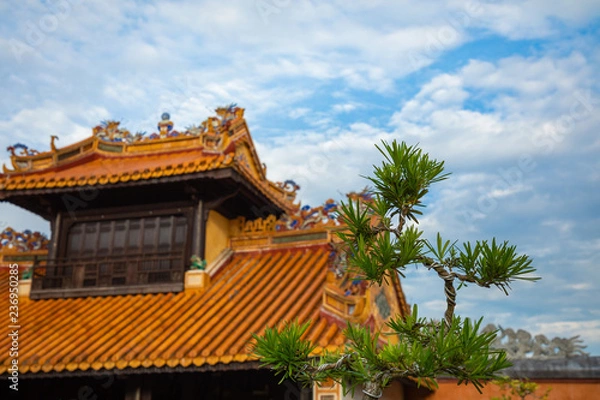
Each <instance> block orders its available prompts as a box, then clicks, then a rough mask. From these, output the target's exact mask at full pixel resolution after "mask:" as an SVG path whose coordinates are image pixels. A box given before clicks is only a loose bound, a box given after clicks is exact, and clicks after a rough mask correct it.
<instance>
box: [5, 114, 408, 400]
mask: <svg viewBox="0 0 600 400" xmlns="http://www.w3.org/2000/svg"><path fill="white" fill-rule="evenodd" d="M243 115H244V110H243V109H242V108H239V107H236V106H233V105H232V106H229V107H225V108H219V109H217V110H216V116H214V117H210V118H208V119H207V120H206V121H204V122H202V124H201V125H200V126H198V127H191V128H189V129H186V130H185V131H177V130H175V129H174V124H173V122H171V121H170V116H169V115H168V114H166V113H165V114H163V116H162V120H161V121H160V122H159V123H158V132H157V133H155V134H152V135H149V136H146V135H144V134H141V133H136V134H132V133H130V132H129V131H127V130H125V129H123V128H121V127H120V126H119V123H118V122H113V121H109V122H105V123H103V124H101V125H99V126H97V127H95V128H93V132H92V133H93V134H92V136H91V137H89V138H87V139H85V140H83V141H80V142H78V143H75V144H72V145H68V146H66V147H63V148H57V147H56V145H55V142H56V139H57V138H56V137H55V136H52V137H51V143H50V147H51V150H50V151H46V152H37V151H34V150H31V149H29V148H27V147H26V146H24V145H22V144H17V145H14V146H12V147H10V148H9V151H11V153H12V155H11V163H12V166H11V167H6V166H5V167H4V171H3V174H2V175H0V200H2V201H7V202H10V203H12V204H14V205H17V206H19V207H21V208H24V209H26V210H29V211H31V212H33V213H35V214H37V215H39V216H41V217H43V218H44V219H46V220H48V221H49V222H50V224H51V230H52V234H51V237H50V238H49V240H48V239H46V238H45V237H44V236H42V235H39V234H36V233H31V232H23V233H18V232H14V231H12V230H11V229H6V230H5V231H4V232H3V233H2V242H1V247H0V254H1V256H2V267H3V268H1V269H0V271H1V272H0V291H1V292H2V299H3V302H6V301H7V300H8V299H9V295H8V294H9V291H10V288H11V287H12V286H14V285H15V283H14V282H13V281H11V280H10V279H9V278H10V273H11V272H12V271H13V269H14V268H16V266H17V265H18V270H19V273H20V280H19V282H18V290H19V302H18V315H13V316H14V317H15V318H16V320H15V321H12V323H11V322H10V321H8V319H7V318H8V317H6V313H4V314H5V317H4V318H6V319H7V320H6V321H3V322H2V326H4V327H5V328H3V329H8V328H6V326H8V325H11V326H16V327H18V328H16V330H17V331H18V332H17V333H18V336H17V337H18V340H17V343H18V356H15V355H14V354H12V355H11V353H10V352H9V351H8V350H9V349H10V348H11V344H13V343H14V337H11V336H7V335H6V334H2V335H0V349H1V351H0V374H2V375H4V377H5V378H3V380H6V378H9V382H10V378H11V376H15V367H14V365H17V366H18V382H19V384H18V385H19V386H18V388H19V394H20V396H22V397H21V398H26V399H82V398H83V399H127V400H134V399H144V400H149V399H152V400H157V399H240V398H244V399H272V398H279V399H283V398H285V399H309V398H313V397H314V398H315V399H319V400H337V399H341V398H342V397H343V395H342V393H341V390H340V387H339V386H337V385H333V386H331V387H315V388H309V389H308V390H305V389H301V388H299V387H298V386H297V385H295V384H293V383H291V382H284V383H282V384H281V385H278V379H277V378H276V377H274V376H273V373H272V372H271V371H269V370H268V369H265V368H259V364H258V362H257V361H256V359H255V358H253V356H252V354H251V349H250V345H251V342H252V333H261V332H262V331H263V329H264V328H265V327H266V326H273V325H277V324H279V323H281V322H282V321H291V320H299V321H300V322H305V321H308V320H310V321H311V325H310V329H309V330H308V331H307V332H306V338H308V339H310V340H311V341H313V342H314V343H316V344H317V345H318V347H317V349H316V350H315V354H317V355H318V354H319V353H321V352H323V351H325V350H334V349H340V348H342V347H343V346H344V341H345V339H344V337H343V335H342V329H343V327H345V325H346V323H347V321H351V322H355V323H361V324H366V325H369V326H371V327H373V329H385V328H384V327H385V324H384V322H385V321H386V320H387V319H388V318H389V317H390V316H392V315H395V314H401V315H406V313H407V312H408V308H407V304H406V301H405V299H404V296H403V294H402V290H401V287H400V282H399V281H398V280H395V281H394V282H391V283H390V284H388V285H384V286H382V287H379V286H377V285H374V286H368V285H366V284H365V283H364V282H361V281H359V280H355V279H353V277H352V276H350V275H349V274H348V272H347V271H346V266H345V263H344V257H343V253H342V252H340V251H339V249H338V244H337V241H336V236H335V231H336V230H338V229H341V228H343V227H340V226H339V223H338V221H337V220H336V218H335V210H336V203H335V202H334V201H332V200H330V201H328V202H326V203H325V205H323V206H321V207H317V208H309V207H302V208H301V207H300V206H299V205H298V204H297V203H295V194H296V190H297V189H298V186H297V185H295V184H294V183H293V182H292V181H287V182H283V183H275V182H271V181H269V180H268V179H267V177H266V174H265V171H266V167H265V166H264V165H263V164H262V163H261V162H260V160H259V157H258V154H257V153H256V150H255V147H254V144H253V142H252V138H251V136H250V132H249V130H248V127H247V125H246V121H245V120H244V117H243ZM353 196H359V197H360V196H362V197H368V193H355V194H353ZM11 268H12V269H11ZM4 304H6V305H5V306H3V309H4V310H8V308H9V306H10V304H9V303H4ZM406 384H408V385H411V384H410V383H406ZM6 390H8V385H3V387H2V391H3V393H4V392H6ZM402 391H403V388H402V383H395V384H394V387H393V388H391V389H390V390H388V393H390V394H396V395H397V396H402ZM311 392H312V393H311ZM395 398H397V397H395Z"/></svg>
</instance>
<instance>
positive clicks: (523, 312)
mask: <svg viewBox="0 0 600 400" xmlns="http://www.w3.org/2000/svg"><path fill="white" fill-rule="evenodd" d="M347 3H349V2H344V1H329V2H317V1H314V0H299V1H297V2H292V1H288V0H252V1H231V2H228V5H227V6H225V5H223V4H221V3H220V2H218V1H173V2H142V1H127V0H125V1H85V2H83V1H80V0H55V1H42V2H38V1H4V2H2V3H0V15H1V17H0V18H1V19H2V23H1V24H0V73H1V76H2V83H1V88H2V94H3V95H2V96H1V97H0V133H1V135H0V145H2V146H4V148H6V147H7V146H9V145H12V144H14V143H16V142H22V143H25V144H27V145H28V146H30V147H31V148H34V149H37V150H39V151H44V150H48V149H49V143H50V135H58V136H59V138H60V139H59V142H58V145H60V146H64V145H67V144H70V143H73V142H75V141H77V140H80V139H83V138H85V137H88V136H89V135H91V127H93V126H95V125H97V124H98V122H99V121H101V120H104V119H117V120H121V121H122V125H124V126H125V127H127V128H128V129H129V130H131V131H134V132H135V131H138V130H141V131H147V132H152V131H154V127H155V126H156V122H157V121H158V119H159V117H160V114H161V113H162V112H163V111H168V112H170V113H171V117H172V119H173V121H174V122H175V126H176V128H177V127H179V128H184V127H186V126H188V125H192V124H198V123H199V122H201V121H202V120H203V119H204V118H205V117H207V116H208V115H209V114H210V113H211V110H213V109H214V108H216V107H217V106H220V105H224V104H228V103H231V102H235V103H238V105H240V106H242V107H244V108H246V117H247V120H248V124H249V126H250V129H251V131H252V134H253V137H254V139H255V142H256V145H257V147H258V150H259V155H260V156H261V158H262V161H264V162H265V163H266V164H267V166H268V176H269V178H270V179H271V180H276V181H278V180H284V179H288V178H289V179H294V180H296V181H297V182H298V183H299V184H300V185H301V186H302V189H301V193H300V198H301V200H302V202H303V203H305V204H310V205H318V204H321V203H322V202H324V201H325V200H326V199H328V198H334V199H340V198H342V196H343V194H344V193H347V192H349V191H351V190H357V189H360V188H362V187H363V186H364V185H365V184H366V181H364V180H363V179H361V178H360V177H359V175H361V174H362V175H366V174H369V172H370V169H371V165H372V164H374V163H378V162H379V157H378V154H377V152H376V150H375V148H374V146H373V144H374V143H377V142H379V141H380V140H382V139H385V140H391V139H394V138H395V139H398V140H405V141H407V142H409V143H411V144H413V143H419V144H420V145H421V146H422V147H423V148H424V149H425V150H426V151H428V152H429V153H430V154H431V155H432V156H433V157H435V158H438V159H443V160H446V165H447V170H448V171H450V172H452V177H451V179H449V180H447V181H445V182H443V183H441V184H438V185H437V187H435V188H434V189H433V191H432V194H431V195H430V198H429V204H428V208H427V210H426V211H427V212H426V214H425V216H424V218H423V219H422V221H421V227H422V229H424V230H425V231H426V234H427V236H428V237H434V236H435V233H436V232H437V231H439V232H441V233H442V235H443V236H444V237H446V238H448V239H452V240H459V241H465V240H476V239H490V238H492V237H496V238H498V239H500V240H510V241H511V242H512V243H514V244H517V246H518V248H519V249H520V250H522V251H524V252H526V253H527V254H529V255H530V256H532V257H533V258H534V260H535V265H536V267H537V268H538V271H539V275H541V276H542V278H543V279H542V280H541V281H540V282H538V283H535V284H529V283H517V284H515V285H514V286H513V289H514V290H513V292H512V293H511V295H510V296H509V297H506V296H504V295H503V294H502V293H501V292H499V291H495V290H481V289H477V288H472V287H469V288H466V289H464V290H461V291H460V292H459V303H458V308H457V311H458V312H459V313H460V314H462V315H465V316H471V317H478V316H480V315H483V314H485V315H486V321H487V322H491V323H496V324H501V325H502V326H504V327H513V328H523V329H527V330H529V331H531V332H532V333H534V334H538V333H544V334H546V336H566V337H571V336H574V335H581V337H582V338H583V339H584V341H585V343H586V344H587V345H588V349H587V350H588V351H590V352H591V353H593V354H595V355H600V299H599V296H598V293H599V290H600V284H599V283H598V282H600V269H599V268H597V258H598V255H599V254H600V190H599V184H600V157H599V154H600V136H599V134H598V127H600V112H599V109H600V84H599V82H598V78H597V76H598V71H599V70H600V46H599V44H600V43H599V42H600V39H599V38H600V3H599V2H598V1H584V0H581V1H577V2H568V1H555V2H544V1H541V0H536V1H534V0H530V1H522V0H520V1H506V2H502V1H493V0H487V1H459V0H456V1H445V2H441V1H419V2H408V1H393V2H392V1H376V0H371V1H356V2H351V4H347ZM1 161H2V162H3V163H7V164H8V163H9V157H8V152H6V153H4V154H3V155H2V160H1ZM0 211H1V215H2V216H1V217H0V219H1V221H0V223H1V224H2V226H12V227H14V228H16V229H25V228H33V229H38V230H42V231H45V232H47V231H48V225H47V224H46V223H45V222H44V221H42V220H40V219H39V218H37V217H35V216H32V215H29V214H27V213H26V212H23V211H22V210H19V209H17V208H15V207H13V206H10V205H7V204H1V205H0ZM431 275H432V274H431V272H429V271H426V270H422V269H421V270H419V269H416V270H413V269H411V270H410V272H409V274H408V276H407V279H406V280H405V281H404V283H403V287H404V289H405V292H406V295H407V298H408V300H409V301H410V302H411V303H414V302H417V303H419V304H420V305H421V310H422V312H423V313H424V314H426V315H428V316H431V317H436V318H439V317H441V316H442V313H443V309H444V308H443V295H442V286H441V282H438V279H437V278H435V277H433V276H431Z"/></svg>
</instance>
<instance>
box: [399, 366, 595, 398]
mask: <svg viewBox="0 0 600 400" xmlns="http://www.w3.org/2000/svg"><path fill="white" fill-rule="evenodd" d="M512 362H513V364H514V365H513V366H512V367H511V368H508V369H506V370H504V374H505V375H508V376H510V377H512V378H527V379H529V380H530V381H533V382H536V383H537V384H538V385H539V388H538V392H537V393H540V394H543V393H544V392H545V391H546V389H548V388H550V389H552V390H551V391H550V396H549V397H548V399H549V400H591V399H600V357H571V358H561V359H546V360H543V359H535V360H534V359H523V360H512ZM438 384H439V388H438V389H437V390H435V391H434V392H430V391H428V390H426V389H424V388H409V387H407V388H405V398H407V399H424V400H425V399H426V400H454V399H461V400H471V399H473V400H475V399H477V400H484V399H486V400H487V399H491V398H492V397H500V396H501V394H502V393H503V392H502V391H501V389H500V388H499V387H498V386H497V385H494V384H488V385H486V386H485V387H484V388H483V394H480V393H479V392H478V391H477V389H475V387H474V386H473V385H460V386H458V385H457V380H456V379H451V378H440V379H438Z"/></svg>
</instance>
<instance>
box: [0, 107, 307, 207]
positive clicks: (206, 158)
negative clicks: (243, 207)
mask: <svg viewBox="0 0 600 400" xmlns="http://www.w3.org/2000/svg"><path fill="white" fill-rule="evenodd" d="M243 111H244V110H243V109H242V108H239V107H235V106H233V105H232V106H230V107H229V108H219V109H217V114H218V117H210V118H208V119H207V120H206V121H204V122H203V123H202V124H201V126H200V127H191V128H188V129H187V130H186V131H185V132H177V131H174V130H172V128H173V123H172V122H171V121H169V120H166V119H164V118H167V119H168V114H165V115H164V116H163V121H161V122H159V129H160V131H161V132H160V133H159V134H157V133H155V134H153V135H151V136H150V137H148V138H145V137H143V136H141V135H140V134H136V135H131V134H130V133H129V131H127V130H125V129H121V128H119V123H118V122H114V121H108V122H105V123H104V124H103V125H99V126H97V127H95V128H94V129H93V131H92V132H93V135H92V136H91V137H90V138H88V139H85V140H82V141H80V142H78V143H75V144H72V145H69V146H66V147H64V148H60V149H59V148H57V147H56V146H55V145H54V141H55V138H56V137H55V136H53V137H52V140H51V150H50V151H47V152H42V153H40V152H38V151H36V150H30V149H29V148H28V147H27V146H25V145H23V144H20V143H17V144H15V145H13V146H10V147H9V151H11V164H12V169H9V168H7V167H6V166H4V167H3V173H2V174H0V195H1V194H2V192H6V193H10V192H12V191H23V190H26V191H28V193H30V194H35V193H37V192H36V191H37V190H44V189H45V190H48V189H50V190H56V189H65V190H68V189H69V188H77V187H82V186H105V185H112V184H117V183H120V184H123V183H135V182H140V181H150V180H153V179H158V178H166V177H171V176H182V175H189V174H194V173H200V172H205V171H212V170H217V169H222V168H229V167H230V168H233V169H234V170H236V171H237V172H238V173H240V174H241V175H242V176H244V177H245V178H246V179H247V180H248V181H250V182H251V183H252V184H253V185H254V186H255V187H256V188H257V189H258V190H259V191H260V192H262V193H263V194H264V195H265V196H267V197H268V198H270V199H271V201H274V202H275V203H276V204H277V205H278V206H280V207H282V209H284V210H286V211H291V210H294V209H295V208H296V205H294V204H293V200H294V198H295V190H296V188H292V189H291V190H290V188H288V187H287V186H286V185H285V184H276V183H274V182H270V181H269V180H267V178H266V175H265V169H264V166H263V165H262V164H261V163H260V160H259V158H258V155H257V153H256V150H255V148H254V143H253V141H252V138H251V136H250V133H249V130H248V127H247V126H246V121H245V119H244V118H243ZM17 150H20V153H19V154H17Z"/></svg>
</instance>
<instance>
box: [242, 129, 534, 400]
mask: <svg viewBox="0 0 600 400" xmlns="http://www.w3.org/2000/svg"><path fill="white" fill-rule="evenodd" d="M377 148H378V150H379V151H380V152H381V154H382V155H383V157H384V160H383V163H382V164H381V166H375V167H374V173H373V176H372V177H369V178H368V179H369V180H370V182H371V184H372V185H373V200H372V201H371V202H369V203H361V202H358V201H352V200H350V201H348V202H347V203H343V204H342V205H341V211H340V218H341V220H342V221H343V222H344V223H345V224H346V225H347V230H346V231H344V232H340V233H339V234H338V235H339V237H340V239H341V240H342V241H343V242H344V244H345V246H346V249H347V261H348V265H349V266H350V268H351V269H352V272H353V273H354V274H356V275H358V276H359V277H360V278H362V279H365V280H369V281H371V282H373V283H374V284H382V283H383V282H384V281H386V280H389V279H390V278H393V277H394V276H396V274H400V275H401V276H402V277H404V272H405V270H406V267H407V266H408V265H412V264H417V265H421V266H423V267H425V268H427V269H429V270H431V271H433V272H434V273H435V274H436V275H437V276H438V277H439V278H441V279H442V280H443V281H444V295H445V298H446V311H445V313H444V318H443V320H442V322H438V321H435V320H426V319H424V318H421V317H419V316H418V309H417V307H416V306H415V307H413V310H412V314H411V315H410V316H409V317H407V318H404V319H403V318H402V317H400V316H396V317H394V318H391V319H390V321H389V322H388V325H389V327H390V328H391V329H392V331H393V335H394V336H395V337H396V339H397V340H388V341H387V344H386V345H384V346H382V345H380V341H379V336H378V333H377V332H371V331H370V330H369V329H368V328H366V327H363V326H353V325H348V327H347V328H346V329H345V331H344V334H345V336H346V337H347V339H348V342H347V345H346V348H345V351H344V352H343V353H327V354H325V355H323V356H322V357H320V358H311V357H310V355H311V353H312V351H313V350H314V348H315V347H314V345H313V344H311V343H310V342H307V341H304V340H301V338H302V335H303V334H304V332H305V331H306V329H307V328H308V326H309V323H306V324H304V325H300V324H298V323H294V322H292V323H287V324H285V325H284V326H282V327H279V328H275V327H273V328H267V329H266V330H265V332H264V333H263V334H262V335H260V336H259V335H255V336H254V337H255V340H256V344H255V346H254V354H255V355H257V356H258V357H259V359H260V360H261V361H262V362H263V363H264V364H266V365H269V366H271V368H272V369H273V370H274V371H275V373H276V374H278V375H281V377H282V380H283V379H286V378H291V379H294V380H297V381H301V382H304V383H306V384H311V383H313V382H323V381H325V380H327V379H333V380H335V381H337V382H340V383H342V385H344V387H345V388H346V389H348V390H354V388H355V387H356V386H358V385H361V386H362V387H363V392H364V393H365V394H366V395H367V396H369V397H370V398H378V397H380V396H381V393H382V389H383V388H384V387H386V386H387V385H388V384H389V382H390V380H392V379H394V378H413V379H415V380H417V381H418V382H419V383H424V384H426V385H428V386H429V385H435V381H434V378H435V377H437V376H439V375H449V376H453V377H456V378H457V379H458V381H459V383H471V384H473V385H474V386H475V387H476V388H477V389H480V388H481V387H482V386H483V384H484V383H485V382H486V381H489V380H491V379H494V378H495V377H496V374H497V372H498V371H500V370H501V369H504V368H506V367H508V366H510V363H509V362H508V360H507V359H506V355H505V353H504V352H503V351H501V350H495V349H493V348H492V347H491V343H492V342H493V340H494V338H495V336H496V335H495V333H493V332H492V333H489V332H488V333H480V327H481V323H482V320H481V319H479V320H477V321H472V320H470V319H468V318H465V319H462V318H460V317H458V316H455V315H454V309H455V305H456V290H457V289H458V288H460V287H462V286H466V285H468V284H475V285H478V286H481V287H486V288H489V287H492V286H495V287H497V288H499V289H500V290H502V291H503V292H504V293H506V294H508V290H509V289H510V284H511V283H512V282H514V281H515V280H529V281H534V280H537V279H539V278H537V277H533V276H531V273H533V272H534V271H535V269H534V268H533V267H532V265H531V259H530V258H529V257H528V256H526V255H520V254H519V253H518V252H517V250H516V247H515V246H512V245H510V244H508V243H507V242H498V241H496V240H495V239H492V240H491V241H487V240H482V241H476V242H475V243H463V244H462V245H458V244H457V242H455V241H450V240H444V239H443V238H442V237H441V235H440V234H439V233H438V234H437V237H436V240H435V241H434V242H433V243H432V242H430V241H428V240H426V239H423V232H422V231H420V230H419V228H418V218H419V217H420V216H421V215H422V209H423V208H424V207H425V205H424V204H423V202H422V201H423V198H424V197H425V196H426V195H427V193H428V192H429V188H430V186H431V185H432V184H434V183H437V182H440V181H443V180H445V179H447V177H448V174H446V173H444V163H443V162H442V161H437V160H434V159H431V158H430V157H429V155H428V154H427V153H424V152H423V151H422V150H421V149H419V148H418V147H416V146H408V145H406V144H405V143H403V142H402V143H397V142H396V141H394V142H392V143H390V144H388V143H385V142H384V143H383V144H382V146H378V147H377ZM456 285H458V287H456Z"/></svg>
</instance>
